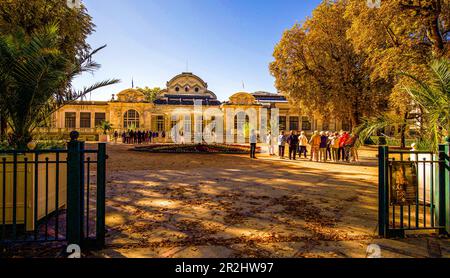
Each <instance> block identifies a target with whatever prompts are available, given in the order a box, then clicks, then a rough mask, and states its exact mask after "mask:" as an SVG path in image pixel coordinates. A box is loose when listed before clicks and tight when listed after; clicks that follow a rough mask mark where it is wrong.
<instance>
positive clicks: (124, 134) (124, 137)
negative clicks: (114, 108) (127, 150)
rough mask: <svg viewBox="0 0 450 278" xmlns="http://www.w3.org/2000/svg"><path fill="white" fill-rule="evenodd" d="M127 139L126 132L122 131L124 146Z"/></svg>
mask: <svg viewBox="0 0 450 278" xmlns="http://www.w3.org/2000/svg"><path fill="white" fill-rule="evenodd" d="M126 139H127V134H126V133H125V131H122V144H125V143H126Z"/></svg>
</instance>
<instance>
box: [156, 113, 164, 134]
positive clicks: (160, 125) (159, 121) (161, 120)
mask: <svg viewBox="0 0 450 278" xmlns="http://www.w3.org/2000/svg"><path fill="white" fill-rule="evenodd" d="M156 128H157V129H158V132H162V131H164V116H158V117H157V118H156Z"/></svg>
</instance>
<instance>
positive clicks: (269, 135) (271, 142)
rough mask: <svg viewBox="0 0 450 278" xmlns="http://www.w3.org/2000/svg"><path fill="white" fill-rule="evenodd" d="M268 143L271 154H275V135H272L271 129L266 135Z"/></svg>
mask: <svg viewBox="0 0 450 278" xmlns="http://www.w3.org/2000/svg"><path fill="white" fill-rule="evenodd" d="M266 143H267V145H268V147H269V155H270V156H272V155H275V147H274V145H273V137H272V132H271V131H269V133H268V134H267V136H266Z"/></svg>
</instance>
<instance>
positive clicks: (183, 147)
mask: <svg viewBox="0 0 450 278" xmlns="http://www.w3.org/2000/svg"><path fill="white" fill-rule="evenodd" d="M134 151H140V152H151V153H228V154H248V153H249V152H250V146H246V145H226V144H155V145H147V146H136V147H135V148H134ZM256 152H261V148H260V147H257V148H256Z"/></svg>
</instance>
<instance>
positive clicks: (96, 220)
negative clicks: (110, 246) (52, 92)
mask: <svg viewBox="0 0 450 278" xmlns="http://www.w3.org/2000/svg"><path fill="white" fill-rule="evenodd" d="M0 167H1V170H0V172H1V175H0V244H14V243H23V242H48V241H62V242H67V243H68V244H72V243H74V244H78V245H80V246H92V245H95V246H103V245H104V241H105V185H106V180H105V174H106V145H105V143H100V144H98V145H97V148H96V149H91V148H85V144H84V142H79V141H71V142H69V143H68V146H67V150H48V151H43V150H35V151H18V150H11V151H0Z"/></svg>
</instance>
